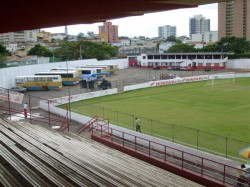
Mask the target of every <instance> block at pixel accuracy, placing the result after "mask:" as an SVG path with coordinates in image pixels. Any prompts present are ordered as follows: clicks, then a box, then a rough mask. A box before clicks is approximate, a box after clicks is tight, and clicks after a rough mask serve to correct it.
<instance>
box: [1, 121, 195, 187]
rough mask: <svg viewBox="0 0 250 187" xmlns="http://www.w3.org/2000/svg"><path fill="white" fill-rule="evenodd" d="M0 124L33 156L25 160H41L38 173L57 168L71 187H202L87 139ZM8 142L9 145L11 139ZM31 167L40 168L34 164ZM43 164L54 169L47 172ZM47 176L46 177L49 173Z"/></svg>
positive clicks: (53, 175)
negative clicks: (83, 185) (82, 185)
mask: <svg viewBox="0 0 250 187" xmlns="http://www.w3.org/2000/svg"><path fill="white" fill-rule="evenodd" d="M0 123H1V124H3V125H2V126H1V132H2V133H4V134H8V137H10V138H11V141H14V142H19V143H20V144H21V145H22V146H23V147H24V148H25V150H27V151H28V152H29V154H26V156H24V155H23V157H24V159H26V160H28V157H30V159H31V160H36V159H38V158H39V160H40V161H41V163H38V165H37V169H39V171H40V172H42V173H43V172H45V171H44V170H47V169H48V170H47V171H49V169H52V168H53V170H56V171H57V172H56V173H57V174H58V173H60V174H59V176H58V180H59V177H60V176H63V177H65V179H69V182H70V181H73V182H72V183H70V184H78V185H80V184H83V182H82V181H81V180H84V178H85V180H86V179H88V180H89V181H91V180H93V181H94V183H89V184H88V186H91V184H95V185H100V186H149V187H151V186H200V185H199V184H196V183H194V182H192V181H189V180H187V179H184V178H182V177H179V176H177V175H174V174H172V173H169V172H167V171H165V170H162V169H159V168H157V167H155V166H152V165H150V164H148V163H145V162H143V161H141V160H139V159H136V158H133V157H131V156H129V155H125V154H123V153H121V152H119V151H117V150H114V149H111V148H108V147H106V146H104V145H102V144H100V143H98V142H95V141H93V140H91V139H88V138H85V137H79V136H76V135H73V134H71V133H63V132H58V131H56V130H51V129H48V128H44V127H41V126H38V125H31V124H29V123H19V122H10V121H5V122H3V121H1V119H0ZM5 141H9V140H8V138H7V139H5ZM9 146H13V144H9ZM16 152H17V153H18V154H19V155H22V154H21V153H20V152H18V151H16ZM59 162H60V164H59ZM31 164H32V165H33V166H34V167H35V166H36V165H35V163H34V162H33V163H31ZM43 164H46V165H47V166H50V167H49V168H47V169H46V167H44V166H43ZM63 173H64V174H63ZM156 173H157V175H155V174H156ZM43 175H44V176H46V172H45V173H44V174H43ZM56 178H57V175H56V174H53V173H52V175H51V179H50V181H53V180H56ZM96 180H98V181H96ZM58 182H59V181H58ZM54 183H56V181H54ZM85 184H86V183H85ZM107 184H108V185H107Z"/></svg>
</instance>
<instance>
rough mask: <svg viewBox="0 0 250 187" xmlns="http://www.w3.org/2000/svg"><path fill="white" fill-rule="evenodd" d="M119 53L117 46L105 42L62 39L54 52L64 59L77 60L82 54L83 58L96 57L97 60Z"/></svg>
mask: <svg viewBox="0 0 250 187" xmlns="http://www.w3.org/2000/svg"><path fill="white" fill-rule="evenodd" d="M80 50H81V51H80ZM80 53H81V55H80ZM117 53H118V49H117V47H113V46H111V45H110V44H108V43H105V42H103V43H98V42H91V41H77V42H68V41H62V42H61V43H60V44H59V45H58V48H57V49H56V50H55V52H54V54H55V56H56V57H60V58H62V60H77V59H79V58H80V56H82V58H83V59H91V58H96V59H97V60H106V59H111V58H112V57H116V56H117Z"/></svg>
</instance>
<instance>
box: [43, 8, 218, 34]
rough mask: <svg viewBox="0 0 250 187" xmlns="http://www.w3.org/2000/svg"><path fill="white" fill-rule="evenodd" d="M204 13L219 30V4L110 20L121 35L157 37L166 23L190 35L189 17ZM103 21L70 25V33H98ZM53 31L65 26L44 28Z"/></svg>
mask: <svg viewBox="0 0 250 187" xmlns="http://www.w3.org/2000/svg"><path fill="white" fill-rule="evenodd" d="M200 14H201V15H203V16H204V17H206V19H210V27H211V31H218V4H217V3H216V4H209V5H202V6H199V7H198V8H187V9H179V10H172V11H165V12H159V13H152V14H145V15H143V16H134V17H127V18H122V19H115V20H109V21H111V22H112V24H113V25H118V30H119V31H118V32H119V36H128V37H134V36H146V37H157V36H158V27H160V26H164V25H170V26H176V30H177V36H182V35H186V36H188V35H189V18H191V17H193V16H194V15H200ZM100 25H103V23H95V24H80V25H71V26H68V33H69V34H70V35H78V34H79V33H80V32H82V33H84V34H87V32H88V31H92V32H94V33H95V34H98V26H100ZM42 30H45V31H48V32H51V33H64V26H62V27H53V28H45V29H42Z"/></svg>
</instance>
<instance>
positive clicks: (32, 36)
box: [0, 30, 39, 44]
mask: <svg viewBox="0 0 250 187" xmlns="http://www.w3.org/2000/svg"><path fill="white" fill-rule="evenodd" d="M38 32H39V30H25V31H19V32H8V33H2V34H0V43H2V44H10V43H18V44H22V43H36V42H37V33H38Z"/></svg>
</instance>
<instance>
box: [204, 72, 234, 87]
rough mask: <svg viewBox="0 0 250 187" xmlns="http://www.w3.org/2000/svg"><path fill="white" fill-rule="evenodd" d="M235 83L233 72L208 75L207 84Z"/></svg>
mask: <svg viewBox="0 0 250 187" xmlns="http://www.w3.org/2000/svg"><path fill="white" fill-rule="evenodd" d="M228 84H235V73H234V72H228V73H219V74H213V75H209V78H208V86H216V85H228Z"/></svg>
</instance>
